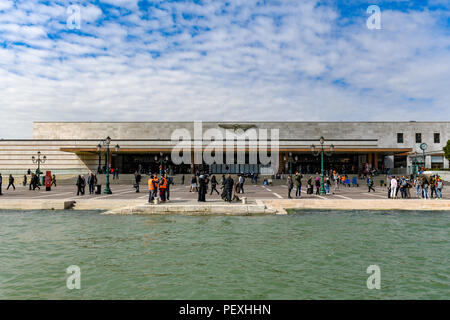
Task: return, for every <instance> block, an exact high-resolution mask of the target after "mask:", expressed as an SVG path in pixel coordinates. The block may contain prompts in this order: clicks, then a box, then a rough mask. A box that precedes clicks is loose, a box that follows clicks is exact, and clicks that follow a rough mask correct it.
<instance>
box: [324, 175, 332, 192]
mask: <svg viewBox="0 0 450 320" xmlns="http://www.w3.org/2000/svg"><path fill="white" fill-rule="evenodd" d="M330 186H331V182H330V178H329V177H327V178H326V179H325V182H324V187H325V194H330Z"/></svg>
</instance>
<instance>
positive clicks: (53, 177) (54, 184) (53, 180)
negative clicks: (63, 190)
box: [50, 175, 56, 187]
mask: <svg viewBox="0 0 450 320" xmlns="http://www.w3.org/2000/svg"><path fill="white" fill-rule="evenodd" d="M50 186H55V187H56V176H55V175H52V184H51V185H50Z"/></svg>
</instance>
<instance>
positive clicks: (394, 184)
mask: <svg viewBox="0 0 450 320" xmlns="http://www.w3.org/2000/svg"><path fill="white" fill-rule="evenodd" d="M111 173H112V174H113V179H118V176H119V174H118V170H114V169H112V171H111ZM28 176H30V177H29V178H28ZM149 176H150V178H149V179H148V190H149V193H150V195H149V202H153V200H154V199H155V198H156V197H157V196H158V193H159V199H160V200H161V202H165V201H168V200H170V186H171V185H173V184H174V182H173V178H172V177H168V175H167V172H164V173H163V174H162V175H161V176H160V177H159V176H158V174H156V173H154V174H151V173H150V174H149ZM134 178H135V184H134V188H135V189H136V192H140V190H139V185H140V182H141V179H142V176H141V174H140V173H139V172H138V171H136V172H135V174H134ZM246 178H250V180H251V182H252V183H253V184H257V182H258V175H257V174H238V175H237V180H236V181H234V179H233V178H232V176H231V174H227V175H225V174H222V176H221V179H220V182H219V181H218V179H217V178H216V176H215V175H214V174H212V175H208V174H207V173H206V172H197V173H196V174H194V175H192V177H191V178H190V180H189V185H190V188H189V192H195V193H198V201H199V202H205V201H206V196H207V195H208V193H209V195H210V196H212V195H213V194H214V193H215V194H217V195H218V196H220V198H221V199H223V200H224V201H227V202H232V201H240V199H239V196H238V195H239V194H243V193H244V186H245V181H246ZM304 179H306V178H304V176H303V174H302V173H301V172H300V171H297V172H295V174H294V175H288V176H287V179H286V185H287V188H288V198H289V199H292V197H293V196H292V194H291V193H292V190H293V189H294V187H295V197H296V198H301V196H302V185H303V180H304ZM360 179H362V177H360ZM365 179H366V185H367V188H368V192H375V187H374V185H375V183H374V178H373V176H372V175H371V174H370V173H369V174H367V175H366V176H365ZM2 181H3V177H2V175H1V173H0V195H3V193H2ZM267 181H268V180H267V179H265V180H264V182H265V184H267ZM22 183H23V186H24V187H25V186H26V185H27V184H28V185H29V190H36V189H38V190H40V186H41V183H40V181H39V176H38V175H37V174H35V173H33V172H31V171H30V170H28V175H27V174H25V175H24V177H23V182H22ZM181 184H182V185H184V184H185V175H182V177H181ZM96 185H97V176H96V175H95V174H94V173H90V174H89V175H88V176H87V179H86V178H85V176H84V175H79V176H78V177H77V179H76V187H77V196H80V195H81V196H82V195H84V194H85V188H86V186H87V187H88V190H89V194H94V193H95V192H96V190H95V186H96ZM51 186H55V187H56V176H55V175H54V174H53V175H52V176H51ZM218 186H220V188H218ZM386 186H387V193H388V194H387V196H388V198H390V199H398V198H401V199H408V198H412V192H413V190H415V197H417V198H423V199H434V198H435V199H442V197H443V196H442V190H443V188H444V180H443V179H442V178H441V177H439V176H437V175H431V176H427V175H425V174H419V175H418V176H416V177H414V176H413V175H411V176H409V177H407V176H393V175H389V176H388V180H387V183H386ZM321 187H322V182H321V178H320V177H319V176H316V177H315V178H313V176H311V175H310V176H309V177H308V178H307V179H306V194H309V195H312V194H316V195H319V194H322V191H321ZM340 187H344V188H347V187H359V183H358V179H357V177H356V176H353V177H352V179H351V181H350V177H349V176H348V175H347V174H339V173H337V172H336V171H335V170H330V171H329V172H328V175H325V176H324V180H323V191H324V192H323V193H324V194H326V195H329V194H332V193H336V191H337V190H339V188H340ZM10 188H13V190H16V186H15V178H14V177H13V175H12V174H10V175H9V177H8V185H7V187H6V190H9V189H10ZM332 189H333V191H332Z"/></svg>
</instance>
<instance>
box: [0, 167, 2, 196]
mask: <svg viewBox="0 0 450 320" xmlns="http://www.w3.org/2000/svg"><path fill="white" fill-rule="evenodd" d="M2 182H3V177H2V174H1V173H0V196H2V195H3V193H2Z"/></svg>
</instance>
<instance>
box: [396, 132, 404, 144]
mask: <svg viewBox="0 0 450 320" xmlns="http://www.w3.org/2000/svg"><path fill="white" fill-rule="evenodd" d="M397 143H403V133H397Z"/></svg>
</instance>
